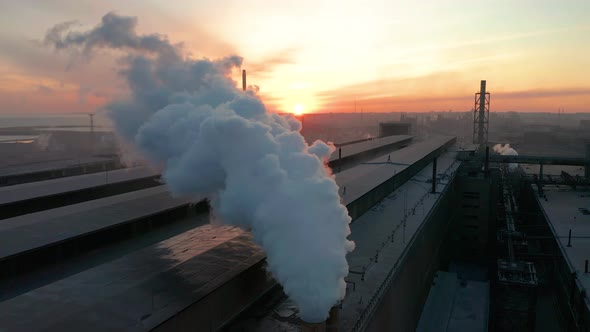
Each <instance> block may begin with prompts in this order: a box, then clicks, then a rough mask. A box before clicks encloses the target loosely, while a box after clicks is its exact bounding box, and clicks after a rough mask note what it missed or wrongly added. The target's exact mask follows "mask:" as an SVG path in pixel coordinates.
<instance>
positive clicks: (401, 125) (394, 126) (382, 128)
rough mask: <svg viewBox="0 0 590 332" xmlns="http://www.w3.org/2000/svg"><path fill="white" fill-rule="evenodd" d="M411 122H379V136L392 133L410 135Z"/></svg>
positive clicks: (391, 134)
mask: <svg viewBox="0 0 590 332" xmlns="http://www.w3.org/2000/svg"><path fill="white" fill-rule="evenodd" d="M411 134H412V124H411V123H408V122H381V123H379V137H385V136H393V135H411Z"/></svg>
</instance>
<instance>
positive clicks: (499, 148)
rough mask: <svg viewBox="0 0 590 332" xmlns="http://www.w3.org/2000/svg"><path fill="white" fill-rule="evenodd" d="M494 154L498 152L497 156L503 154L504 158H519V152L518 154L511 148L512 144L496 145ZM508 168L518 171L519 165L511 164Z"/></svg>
mask: <svg viewBox="0 0 590 332" xmlns="http://www.w3.org/2000/svg"><path fill="white" fill-rule="evenodd" d="M493 149H494V152H496V153H497V154H501V155H503V156H518V152H516V150H514V149H513V148H511V147H510V144H505V145H502V144H496V145H494V148H493ZM508 167H509V168H510V169H512V170H513V169H516V168H517V167H518V164H516V163H511V164H509V165H508Z"/></svg>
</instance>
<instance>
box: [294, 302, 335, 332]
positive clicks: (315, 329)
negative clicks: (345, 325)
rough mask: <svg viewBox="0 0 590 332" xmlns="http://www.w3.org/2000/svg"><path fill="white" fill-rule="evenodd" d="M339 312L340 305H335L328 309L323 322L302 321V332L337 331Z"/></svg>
mask: <svg viewBox="0 0 590 332" xmlns="http://www.w3.org/2000/svg"><path fill="white" fill-rule="evenodd" d="M339 314H340V307H339V306H338V305H335V306H333V307H332V309H330V315H329V316H328V319H326V321H325V322H321V323H308V322H303V325H302V326H301V331H303V332H338V323H339V321H338V316H339Z"/></svg>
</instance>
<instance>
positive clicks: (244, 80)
mask: <svg viewBox="0 0 590 332" xmlns="http://www.w3.org/2000/svg"><path fill="white" fill-rule="evenodd" d="M242 90H244V91H246V69H244V70H242Z"/></svg>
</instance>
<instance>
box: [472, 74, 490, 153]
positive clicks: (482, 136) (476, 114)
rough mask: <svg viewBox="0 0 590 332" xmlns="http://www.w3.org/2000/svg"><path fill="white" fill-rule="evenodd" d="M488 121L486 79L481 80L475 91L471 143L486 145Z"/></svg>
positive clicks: (488, 101) (488, 109) (488, 98)
mask: <svg viewBox="0 0 590 332" xmlns="http://www.w3.org/2000/svg"><path fill="white" fill-rule="evenodd" d="M489 123H490V93H489V92H486V81H485V80H482V81H481V86H480V90H479V92H476V93H475V107H474V108H473V143H474V144H479V146H486V145H487V143H488V127H489Z"/></svg>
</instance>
